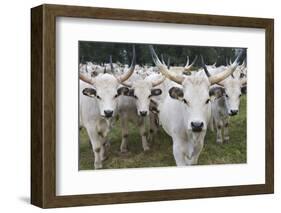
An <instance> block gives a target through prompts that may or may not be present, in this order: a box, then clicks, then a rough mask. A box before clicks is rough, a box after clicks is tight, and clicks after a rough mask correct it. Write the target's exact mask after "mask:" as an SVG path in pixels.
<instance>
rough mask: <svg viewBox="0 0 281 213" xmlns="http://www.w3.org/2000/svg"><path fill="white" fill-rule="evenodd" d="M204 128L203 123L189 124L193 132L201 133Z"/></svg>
mask: <svg viewBox="0 0 281 213" xmlns="http://www.w3.org/2000/svg"><path fill="white" fill-rule="evenodd" d="M203 126H204V123H203V122H194V121H193V122H191V127H192V130H193V131H201V130H202V128H203Z"/></svg>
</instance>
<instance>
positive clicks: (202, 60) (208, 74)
mask: <svg viewBox="0 0 281 213" xmlns="http://www.w3.org/2000/svg"><path fill="white" fill-rule="evenodd" d="M200 58H201V65H202V66H203V69H204V72H205V74H206V76H207V77H208V78H210V77H211V74H210V73H209V71H208V69H207V66H206V64H205V62H204V58H203V56H202V55H200Z"/></svg>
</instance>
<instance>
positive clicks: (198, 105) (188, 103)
mask: <svg viewBox="0 0 281 213" xmlns="http://www.w3.org/2000/svg"><path fill="white" fill-rule="evenodd" d="M150 50H151V53H152V57H153V60H154V63H155V64H156V66H157V67H158V68H159V70H160V72H161V73H162V74H164V75H165V76H166V77H167V78H169V79H170V80H172V81H174V82H176V83H177V84H174V85H173V84H171V85H170V88H169V96H166V98H165V100H164V102H163V103H162V104H160V105H159V111H160V112H159V119H160V124H161V125H162V127H163V129H164V130H165V131H166V133H167V134H168V135H170V136H171V137H172V140H173V154H174V158H175V161H176V164H177V166H184V165H192V164H197V162H198V157H199V155H200V153H201V151H202V148H203V144H204V138H205V134H206V130H207V124H208V122H209V119H210V115H211V104H210V97H209V87H210V86H211V85H213V84H216V83H218V82H220V81H222V80H223V79H225V78H227V77H228V76H229V75H231V73H232V72H233V71H234V70H235V69H236V67H237V66H238V63H237V61H238V59H239V57H240V56H241V54H240V56H239V57H237V59H236V60H235V62H234V63H233V64H232V65H231V66H230V67H229V68H228V69H227V70H225V71H224V72H222V73H219V74H217V75H213V76H210V77H206V76H201V75H190V76H184V75H181V76H179V75H175V74H174V73H172V72H171V71H169V70H168V69H167V67H166V66H165V65H163V64H162V63H161V62H160V60H159V59H158V57H157V55H156V53H155V51H154V49H153V47H152V46H150Z"/></svg>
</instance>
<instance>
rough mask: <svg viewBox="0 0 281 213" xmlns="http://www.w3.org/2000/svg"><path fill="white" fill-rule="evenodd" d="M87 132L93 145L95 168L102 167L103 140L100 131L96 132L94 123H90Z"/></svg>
mask: <svg viewBox="0 0 281 213" xmlns="http://www.w3.org/2000/svg"><path fill="white" fill-rule="evenodd" d="M86 129H87V133H88V136H89V139H90V142H91V145H92V150H93V152H94V166H95V169H101V168H102V158H101V155H100V150H101V141H100V136H99V133H97V132H96V129H95V127H94V125H93V124H92V125H89V126H88V127H87V128H86Z"/></svg>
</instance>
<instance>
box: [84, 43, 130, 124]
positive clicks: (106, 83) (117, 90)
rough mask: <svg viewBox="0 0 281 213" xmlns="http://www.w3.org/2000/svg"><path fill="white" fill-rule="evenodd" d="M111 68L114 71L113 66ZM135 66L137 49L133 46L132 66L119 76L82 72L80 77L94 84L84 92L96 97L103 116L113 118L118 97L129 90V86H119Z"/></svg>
mask: <svg viewBox="0 0 281 213" xmlns="http://www.w3.org/2000/svg"><path fill="white" fill-rule="evenodd" d="M111 68H112V70H111V71H112V72H113V67H111ZM134 68H135V50H134V48H133V59H132V63H131V66H130V68H129V69H128V70H127V71H126V72H124V74H122V75H120V76H118V77H116V76H114V75H112V74H109V73H101V74H99V75H98V76H96V77H94V78H91V77H89V76H87V75H83V74H82V73H80V79H81V80H83V81H84V82H86V83H89V84H91V85H92V87H89V88H85V89H84V90H83V91H82V93H83V95H86V96H88V97H91V98H95V99H96V101H97V103H98V107H99V111H100V115H101V116H103V117H105V118H111V117H112V116H113V115H114V113H115V109H116V105H117V97H118V96H119V95H122V94H126V93H128V92H129V88H127V87H119V86H120V83H123V82H124V81H126V80H127V79H128V78H129V77H130V76H131V75H132V74H133V72H134Z"/></svg>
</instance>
